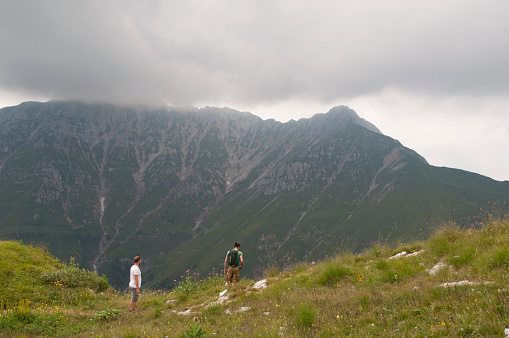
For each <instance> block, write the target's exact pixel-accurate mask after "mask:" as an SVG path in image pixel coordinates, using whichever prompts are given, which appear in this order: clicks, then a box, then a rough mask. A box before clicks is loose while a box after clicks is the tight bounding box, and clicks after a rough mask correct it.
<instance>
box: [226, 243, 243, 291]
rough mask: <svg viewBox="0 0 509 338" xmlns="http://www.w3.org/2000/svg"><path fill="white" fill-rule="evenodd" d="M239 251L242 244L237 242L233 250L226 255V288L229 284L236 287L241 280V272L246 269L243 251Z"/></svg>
mask: <svg viewBox="0 0 509 338" xmlns="http://www.w3.org/2000/svg"><path fill="white" fill-rule="evenodd" d="M239 249H240V244H239V243H237V242H235V245H234V247H233V249H232V250H228V252H227V253H226V258H225V259H224V272H225V273H226V284H225V285H224V286H228V284H229V283H232V285H233V286H235V283H237V282H238V281H239V280H240V276H239V271H240V269H242V268H243V267H244V258H243V257H242V251H240V250H239Z"/></svg>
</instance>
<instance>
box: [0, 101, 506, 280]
mask: <svg viewBox="0 0 509 338" xmlns="http://www.w3.org/2000/svg"><path fill="white" fill-rule="evenodd" d="M508 183H509V182H508ZM0 187H1V188H0V237H2V238H11V237H13V238H21V239H23V240H24V241H43V242H46V243H49V246H50V248H51V250H52V252H54V253H55V254H56V255H57V256H58V257H65V256H69V255H72V256H74V257H76V259H77V260H78V261H79V262H80V263H81V264H84V265H85V266H88V267H91V268H94V269H96V270H98V271H99V272H100V273H104V274H106V275H107V276H108V278H109V279H110V280H111V281H112V283H113V284H114V285H121V283H122V280H123V278H122V274H123V272H122V271H123V270H125V269H127V268H128V265H129V262H130V261H131V258H130V257H131V256H133V255H134V253H135V252H136V253H137V254H141V255H142V256H144V257H145V260H144V262H145V263H146V266H147V270H148V271H147V272H148V274H149V276H150V280H152V281H153V283H159V284H160V285H168V283H169V281H171V280H173V277H174V276H176V275H177V274H178V273H179V271H183V270H186V269H187V268H189V267H191V266H196V267H200V269H203V270H204V271H205V270H208V269H210V267H212V266H221V264H222V259H224V257H221V256H223V254H224V252H226V250H227V249H230V246H231V245H232V244H233V242H235V241H240V242H241V243H242V244H243V248H244V247H248V248H250V250H249V252H250V255H247V256H246V261H247V263H249V264H246V270H245V273H246V274H249V275H253V274H256V273H260V272H261V271H263V269H265V268H266V266H267V264H268V263H270V262H274V264H277V265H285V264H290V263H291V262H292V261H297V260H300V259H304V258H305V259H320V257H324V255H326V254H327V252H328V251H329V248H331V247H334V248H338V249H339V248H343V249H346V248H350V249H352V250H360V249H362V248H363V247H366V246H368V245H371V243H374V242H376V241H377V240H378V239H379V238H380V236H382V237H390V238H391V239H393V240H398V239H402V238H411V237H415V236H426V234H428V233H429V232H430V231H431V229H432V228H433V227H434V226H435V225H436V224H437V223H440V222H442V221H444V220H446V219H447V217H449V218H452V219H454V220H459V221H462V222H464V223H465V224H469V223H468V222H470V221H469V220H468V217H474V216H476V215H477V214H478V213H479V209H480V208H481V207H484V208H486V207H487V206H488V202H489V201H493V200H495V199H494V198H496V200H498V201H500V203H501V205H502V206H503V208H506V209H507V206H506V204H504V203H505V202H506V201H508V199H509V198H508V196H509V184H505V183H504V182H496V181H493V182H491V181H489V180H486V179H483V178H482V177H481V176H476V175H475V174H471V173H468V174H464V173H462V172H461V171H458V170H454V169H451V170H449V169H444V168H436V167H433V166H430V165H429V164H428V163H427V162H426V160H425V159H424V158H423V157H422V156H420V155H418V154H417V153H416V152H415V151H413V150H411V149H408V148H406V147H404V146H402V145H401V143H399V142H398V141H396V140H394V139H392V138H390V137H389V136H385V135H383V134H382V133H381V132H380V131H379V130H378V128H376V127H375V126H374V125H372V124H371V123H369V122H367V121H365V120H363V119H361V118H360V117H359V116H358V115H357V113H355V112H354V111H353V110H351V109H349V108H348V107H346V106H339V107H334V108H332V109H331V110H329V112H328V113H326V114H317V115H315V116H313V117H311V118H309V119H301V120H299V121H289V122H286V123H282V122H278V121H275V120H262V119H261V118H259V117H257V116H255V115H253V114H250V113H243V112H238V111H236V110H233V109H229V108H215V107H205V108H188V109H185V111H181V110H179V109H178V108H174V107H164V106H161V107H158V108H152V107H143V106H138V107H132V106H125V107H123V106H115V105H108V104H87V103H81V102H68V101H53V102H48V103H23V104H21V105H19V106H16V107H9V108H4V109H2V110H0ZM489 197H491V198H489ZM402 206H405V207H404V208H402ZM444 208H445V209H450V210H449V212H445V211H444ZM504 210H505V209H504ZM448 214H449V215H448ZM426 223H428V225H427V226H425V228H423V225H422V224H426ZM230 242H231V243H230ZM223 251H224V252H223ZM178 252H180V254H178ZM181 255H183V257H179V256H181ZM170 284H171V283H170Z"/></svg>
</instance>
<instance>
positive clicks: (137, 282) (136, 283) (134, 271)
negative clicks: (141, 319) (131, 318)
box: [129, 256, 141, 311]
mask: <svg viewBox="0 0 509 338" xmlns="http://www.w3.org/2000/svg"><path fill="white" fill-rule="evenodd" d="M140 263H141V257H140V256H136V257H134V265H133V266H131V274H130V277H131V278H130V280H129V289H130V290H131V303H130V304H129V311H134V307H135V306H136V302H137V301H138V295H139V294H140V287H141V271H140V268H139V266H140Z"/></svg>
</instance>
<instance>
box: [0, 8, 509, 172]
mask: <svg viewBox="0 0 509 338" xmlns="http://www.w3.org/2000/svg"><path fill="white" fill-rule="evenodd" d="M508 17H509V1H507V0H500V1H494V0H482V1H481V0H476V1H469V0H446V1H444V0H439V1H435V0H426V1H404V0H398V1H384V0H366V1H362V0H356V1H343V0H328V1H325V0H313V1H301V0H284V1H278V0H250V1H247V0H229V1H227V0H213V1H211V0H210V1H209V0H201V1H194V0H164V1H156V0H152V1H143V0H118V1H105V0H100V1H91V0H87V1H68V0H62V1H51V0H45V1H24V0H2V1H1V2H0V46H1V52H0V106H1V107H4V106H8V105H16V104H19V103H21V102H23V101H28V100H37V101H47V100H50V99H78V100H87V101H109V102H113V103H118V102H122V103H151V102H162V101H164V102H167V103H168V104H170V105H194V106H197V107H202V106H205V105H211V106H220V107H223V106H228V107H230V108H233V109H237V110H242V111H249V112H251V113H253V114H255V115H258V116H260V117H262V118H263V119H267V118H274V119H276V120H279V121H282V122H286V121H288V120H290V119H295V120H298V119H299V118H307V117H311V116H312V115H314V114H316V113H325V112H327V111H328V110H329V109H330V108H332V107H333V106H336V105H347V106H349V107H350V108H352V109H354V110H355V111H356V112H357V113H358V114H359V115H360V116H361V117H363V118H365V119H366V120H368V121H370V122H372V123H373V124H375V125H376V126H377V127H378V128H379V129H380V130H381V131H382V132H383V133H384V134H386V135H388V136H391V137H393V138H395V139H398V140H399V141H400V142H401V143H403V145H405V146H407V147H409V148H411V149H414V150H415V151H417V152H418V153H419V154H421V155H422V156H424V157H425V158H426V159H427V160H428V162H430V164H433V165H437V166H447V167H453V168H460V169H464V170H468V171H473V172H477V173H480V174H483V175H486V176H489V177H492V178H494V179H497V180H509V150H508V149H507V148H508V147H509V40H508V37H509V19H508Z"/></svg>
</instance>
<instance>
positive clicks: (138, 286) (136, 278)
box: [134, 275, 140, 293]
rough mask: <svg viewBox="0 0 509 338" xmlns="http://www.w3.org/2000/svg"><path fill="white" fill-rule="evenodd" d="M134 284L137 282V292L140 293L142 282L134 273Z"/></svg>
mask: <svg viewBox="0 0 509 338" xmlns="http://www.w3.org/2000/svg"><path fill="white" fill-rule="evenodd" d="M134 284H136V293H140V283H139V278H138V275H134Z"/></svg>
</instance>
